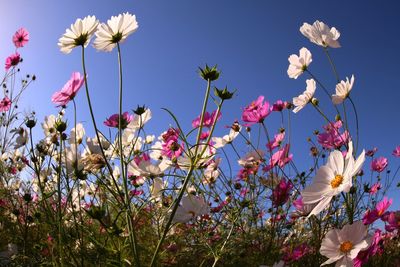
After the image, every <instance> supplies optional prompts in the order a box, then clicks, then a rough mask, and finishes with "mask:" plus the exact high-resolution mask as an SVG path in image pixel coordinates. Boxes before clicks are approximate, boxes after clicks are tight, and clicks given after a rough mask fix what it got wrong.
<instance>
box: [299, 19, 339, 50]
mask: <svg viewBox="0 0 400 267" xmlns="http://www.w3.org/2000/svg"><path fill="white" fill-rule="evenodd" d="M300 32H301V33H302V34H303V35H304V36H305V37H307V38H308V39H309V40H310V41H311V42H312V43H314V44H317V45H320V46H323V47H328V46H329V47H332V48H338V47H340V44H339V42H338V41H337V40H338V39H339V37H340V32H339V31H338V30H336V28H335V27H332V28H329V26H328V25H326V24H325V23H323V22H321V21H318V20H317V21H315V22H314V23H313V25H310V24H308V23H304V24H303V26H301V27H300Z"/></svg>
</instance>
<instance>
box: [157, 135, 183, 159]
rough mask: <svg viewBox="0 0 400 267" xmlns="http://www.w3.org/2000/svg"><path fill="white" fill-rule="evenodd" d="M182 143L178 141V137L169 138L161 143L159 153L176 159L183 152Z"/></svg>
mask: <svg viewBox="0 0 400 267" xmlns="http://www.w3.org/2000/svg"><path fill="white" fill-rule="evenodd" d="M183 148H184V146H183V144H179V143H178V139H176V140H175V139H169V140H168V141H167V142H165V143H163V144H162V151H161V154H162V155H164V156H167V157H168V158H170V159H176V158H178V157H179V156H180V155H182V153H183Z"/></svg>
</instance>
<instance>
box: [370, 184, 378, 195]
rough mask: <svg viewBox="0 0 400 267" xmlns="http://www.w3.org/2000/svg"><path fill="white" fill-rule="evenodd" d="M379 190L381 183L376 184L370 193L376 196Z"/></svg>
mask: <svg viewBox="0 0 400 267" xmlns="http://www.w3.org/2000/svg"><path fill="white" fill-rule="evenodd" d="M379 189H381V183H379V182H378V183H375V184H373V185H372V186H371V189H370V190H369V193H370V194H371V195H375V194H376V193H377V192H378V190H379Z"/></svg>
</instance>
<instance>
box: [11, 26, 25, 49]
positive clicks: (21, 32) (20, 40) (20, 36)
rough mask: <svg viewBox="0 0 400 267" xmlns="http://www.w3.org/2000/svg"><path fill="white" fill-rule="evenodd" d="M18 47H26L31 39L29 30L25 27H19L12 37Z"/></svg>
mask: <svg viewBox="0 0 400 267" xmlns="http://www.w3.org/2000/svg"><path fill="white" fill-rule="evenodd" d="M12 41H13V43H14V45H15V47H16V48H20V47H24V46H25V45H26V44H27V43H28V41H29V32H28V31H27V30H26V29H25V28H20V29H18V30H17V31H16V32H15V34H14V35H13V37H12Z"/></svg>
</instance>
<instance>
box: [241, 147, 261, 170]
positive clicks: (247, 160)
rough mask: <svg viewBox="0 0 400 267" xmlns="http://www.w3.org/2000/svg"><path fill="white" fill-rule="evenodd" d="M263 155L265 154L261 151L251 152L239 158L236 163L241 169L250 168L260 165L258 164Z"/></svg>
mask: <svg viewBox="0 0 400 267" xmlns="http://www.w3.org/2000/svg"><path fill="white" fill-rule="evenodd" d="M264 155H265V153H264V151H262V150H261V149H257V150H252V151H250V152H249V153H247V154H246V155H245V156H244V157H243V158H240V159H239V160H238V163H239V165H240V166H242V167H245V168H251V167H253V166H254V165H257V164H260V162H261V161H262V160H263V158H264Z"/></svg>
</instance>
